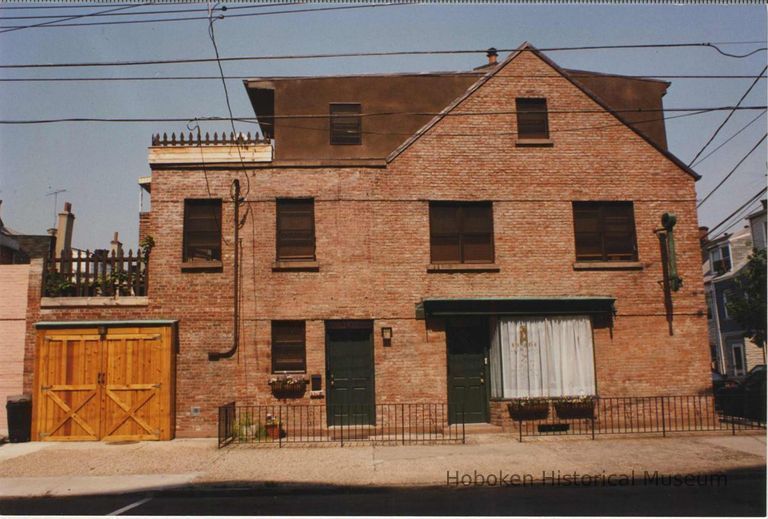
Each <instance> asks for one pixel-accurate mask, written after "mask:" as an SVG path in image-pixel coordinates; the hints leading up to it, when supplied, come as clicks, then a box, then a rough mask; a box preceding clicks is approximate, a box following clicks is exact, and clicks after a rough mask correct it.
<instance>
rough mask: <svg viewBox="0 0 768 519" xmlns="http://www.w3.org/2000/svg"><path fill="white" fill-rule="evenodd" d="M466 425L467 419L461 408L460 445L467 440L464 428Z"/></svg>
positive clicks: (462, 407)
mask: <svg viewBox="0 0 768 519" xmlns="http://www.w3.org/2000/svg"><path fill="white" fill-rule="evenodd" d="M466 423H467V417H466V416H465V414H464V406H461V443H464V442H465V440H466V438H467V431H466V428H465V427H464V426H465V424H466Z"/></svg>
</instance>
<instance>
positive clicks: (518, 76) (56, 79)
mask: <svg viewBox="0 0 768 519" xmlns="http://www.w3.org/2000/svg"><path fill="white" fill-rule="evenodd" d="M486 73H487V72H482V73H473V72H445V73H440V72H436V73H430V72H425V73H418V72H414V73H413V74H397V73H394V74H391V75H392V76H397V77H454V76H477V77H480V76H483V75H485V74H486ZM569 76H570V77H572V78H575V79H578V78H584V77H606V76H608V77H617V78H627V79H755V78H759V79H764V78H768V76H743V75H733V76H728V75H667V76H665V75H654V74H637V75H624V74H622V75H619V74H604V73H597V72H596V73H594V74H569ZM333 77H371V78H376V77H388V76H387V75H375V74H370V75H365V74H360V75H358V76H276V77H270V78H269V79H273V80H281V79H325V78H333ZM493 77H494V79H499V78H501V79H513V78H515V79H522V78H526V79H544V78H558V77H562V76H561V75H556V74H538V75H537V74H529V75H525V74H513V75H509V74H496V75H495V76H493ZM224 79H231V80H258V79H260V78H254V77H253V76H225V78H224ZM196 80H211V81H221V76H132V77H50V78H28V77H27V78H0V83H3V82H5V83H13V82H19V83H23V82H30V83H34V82H42V83H45V82H67V81H196Z"/></svg>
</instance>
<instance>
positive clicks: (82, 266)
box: [42, 250, 149, 297]
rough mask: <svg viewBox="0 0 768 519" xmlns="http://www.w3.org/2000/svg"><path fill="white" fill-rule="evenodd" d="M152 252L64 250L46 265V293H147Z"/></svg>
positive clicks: (63, 294) (102, 294)
mask: <svg viewBox="0 0 768 519" xmlns="http://www.w3.org/2000/svg"><path fill="white" fill-rule="evenodd" d="M148 265H149V256H148V255H147V254H146V253H143V252H142V251H141V250H137V251H136V253H135V254H134V253H133V251H130V250H129V251H128V254H127V255H125V254H123V253H120V252H118V253H115V252H114V251H113V252H112V253H108V252H107V251H93V252H92V251H87V250H86V251H71V250H70V251H62V255H61V257H58V258H57V257H49V258H47V259H46V260H45V263H44V267H43V284H42V286H43V288H42V295H43V297H67V296H69V297H98V296H108V297H114V296H145V295H147V287H148V286H149V268H148Z"/></svg>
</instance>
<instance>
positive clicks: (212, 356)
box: [208, 179, 241, 361]
mask: <svg viewBox="0 0 768 519" xmlns="http://www.w3.org/2000/svg"><path fill="white" fill-rule="evenodd" d="M232 187H233V189H234V191H235V193H234V196H233V197H232V200H233V201H234V203H235V210H234V213H235V221H234V224H235V233H234V234H235V242H234V246H235V258H234V268H233V269H232V270H233V272H234V277H235V279H234V283H233V287H234V312H233V319H232V329H233V331H232V347H231V348H230V349H229V350H227V351H224V352H219V351H209V352H208V360H212V361H218V360H221V359H228V358H231V357H232V356H233V355H234V354H235V352H237V347H238V345H239V344H240V326H239V324H240V322H239V321H240V300H239V293H240V292H239V282H240V275H239V274H240V201H241V200H240V181H239V180H237V179H235V180H233V181H232Z"/></svg>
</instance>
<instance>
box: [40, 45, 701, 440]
mask: <svg viewBox="0 0 768 519" xmlns="http://www.w3.org/2000/svg"><path fill="white" fill-rule="evenodd" d="M489 59H490V62H489V64H488V65H487V66H484V67H482V68H480V69H479V70H474V71H469V72H456V73H436V74H385V75H380V76H377V75H370V76H335V77H327V78H259V79H254V80H250V81H246V82H245V87H246V91H247V93H248V95H249V97H250V99H251V102H252V104H253V106H254V109H255V111H256V114H257V117H258V119H259V124H260V129H261V132H262V133H263V135H264V136H265V140H260V139H253V138H250V136H242V135H241V136H235V135H233V134H229V135H227V136H225V137H222V136H219V135H218V134H217V135H215V136H210V135H207V134H206V135H203V136H200V135H186V134H182V135H181V136H180V137H179V138H177V137H176V135H175V134H172V135H171V136H170V138H169V137H168V136H167V135H165V136H163V137H161V136H155V137H153V140H152V146H151V147H150V150H149V162H150V168H151V170H152V175H151V179H150V180H149V181H148V180H147V179H142V187H143V189H144V191H145V192H146V193H150V191H151V196H152V208H151V211H149V212H148V213H146V212H145V213H143V214H142V216H141V228H140V235H141V236H143V237H146V236H149V235H151V236H152V238H153V240H154V244H155V245H154V249H153V250H152V252H151V254H150V257H149V258H150V259H149V265H148V267H149V268H148V270H147V271H141V272H143V273H144V277H143V278H141V279H142V280H146V279H148V280H149V281H148V291H147V292H146V293H145V295H131V296H122V295H120V294H118V293H117V291H115V294H114V295H112V296H109V297H90V298H77V297H63V298H53V297H43V298H41V299H37V298H35V299H34V307H33V308H31V309H30V312H29V318H28V321H29V329H28V335H27V355H26V360H25V388H26V389H27V390H28V391H31V392H32V393H33V394H34V395H35V413H36V421H35V424H36V425H35V429H34V434H35V439H44V438H45V439H50V438H51V437H54V438H56V437H61V436H70V437H77V438H81V439H86V438H89V439H98V438H123V439H125V438H171V437H174V436H211V435H215V434H216V423H217V408H218V406H221V405H223V404H226V403H228V402H231V401H237V402H238V403H242V404H277V403H286V404H291V405H293V404H318V403H325V404H330V405H337V404H348V403H356V404H360V405H361V406H364V409H370V407H365V406H370V405H371V404H374V403H375V404H391V403H408V402H425V403H448V404H451V405H454V406H461V407H462V408H463V409H464V412H465V419H466V421H468V422H491V423H495V424H501V423H503V422H504V421H505V420H509V417H508V416H506V418H505V415H507V412H506V401H507V400H509V399H511V398H519V397H528V396H549V397H556V396H564V395H568V396H571V395H594V394H598V395H601V396H647V395H681V394H700V395H703V394H707V393H708V392H709V391H710V390H711V380H710V357H709V351H708V343H707V328H706V324H705V314H704V310H705V300H704V294H703V292H702V277H701V269H700V266H701V265H700V261H699V257H700V252H699V244H698V226H697V215H696V193H695V189H694V183H695V180H696V179H697V178H698V176H697V175H696V174H695V173H694V172H693V171H691V170H690V169H689V168H688V167H687V166H685V165H684V164H683V163H682V162H681V161H679V160H678V159H677V158H675V157H674V156H673V155H672V154H671V153H670V152H669V151H668V150H667V149H666V137H665V131H664V123H663V120H662V119H661V117H660V113H659V112H652V113H653V114H655V115H654V116H650V117H649V115H648V110H658V109H660V108H661V107H662V96H663V95H664V93H665V91H666V89H667V87H668V86H669V84H668V83H665V82H661V81H657V80H645V79H636V78H625V77H621V76H613V75H607V74H593V73H587V72H583V71H567V70H563V69H562V68H560V67H558V66H557V65H556V64H554V63H553V62H552V61H551V60H549V58H547V57H546V56H544V55H543V54H541V53H540V52H538V51H536V50H535V49H534V48H533V47H531V46H530V45H527V44H525V45H523V46H522V47H521V48H520V50H519V51H516V52H513V53H511V54H510V55H509V56H508V57H507V58H506V59H504V60H503V61H501V62H499V63H495V60H496V55H495V52H489ZM641 109H642V110H641ZM641 112H642V113H641ZM633 121H634V122H633ZM235 180H238V181H239V185H240V189H241V191H240V197H241V199H240V200H238V199H237V197H236V195H237V189H236V188H235V186H234V183H233V181H235ZM667 212H669V213H674V214H675V215H676V216H677V222H678V223H677V226H676V227H675V229H674V235H675V240H676V246H677V249H676V250H677V254H676V260H677V272H678V275H679V276H680V277H682V279H683V280H684V284H683V286H682V288H681V289H680V290H679V291H676V292H672V293H671V294H670V295H669V297H668V298H666V299H668V300H669V301H667V304H666V305H665V292H664V289H663V288H662V284H661V281H662V280H663V278H664V268H663V265H662V255H661V249H660V241H659V236H658V234H657V233H658V231H659V229H660V227H661V217H662V215H663V214H665V213H667ZM235 221H236V222H238V225H235V223H234V222H235ZM236 245H237V246H236ZM33 267H34V268H37V269H38V272H39V271H41V270H42V265H40V264H39V263H37V264H34V265H33ZM32 279H33V280H34V279H38V280H39V279H40V277H39V276H38V277H37V278H35V276H33V277H32ZM37 282H38V283H39V281H37ZM30 290H31V291H32V293H38V292H36V291H39V290H40V287H39V285H37V286H35V285H33V286H31V287H30ZM670 301H671V307H670V305H669V303H670ZM233 323H237V324H238V326H237V327H235V326H233ZM65 346H66V347H67V348H70V349H71V351H74V352H80V353H81V354H82V355H81V357H80V358H82V359H89V361H88V362H86V361H83V362H86V363H85V364H83V363H79V362H80V361H78V360H77V359H75V360H71V361H70V360H67V362H66V363H65V365H66V366H74V368H73V370H72V371H73V372H74V373H76V375H73V376H72V377H69V378H67V377H65V376H64V375H63V374H60V373H59V374H57V373H56V372H55V371H54V370H51V369H49V367H50V366H51V365H52V363H53V362H55V359H59V357H56V355H57V352H59V351H61V348H63V347H65ZM91 361H92V362H91ZM72 363H74V364H72ZM98 366H104V368H103V369H100V368H99V367H98ZM286 374H292V375H294V376H299V377H304V376H306V377H307V378H311V379H312V381H313V387H312V389H313V391H311V392H309V391H308V392H306V393H305V394H303V396H300V397H298V398H291V399H278V398H277V397H276V396H275V395H273V393H272V391H271V390H270V386H269V385H268V382H269V380H270V379H271V378H273V377H275V376H279V375H286ZM57 388H58V389H57ZM72 388H79V389H78V391H79V392H77V393H76V392H75V391H74V390H73V389H72ZM53 393H56V394H55V395H54V394H53ZM56 395H58V396H56ZM65 397H66V398H68V400H67V399H65ZM315 398H318V399H317V400H315ZM57 399H58V401H57ZM73 409H77V411H76V412H75V414H77V415H78V418H79V419H80V421H78V422H77V423H75V421H74V420H70V419H68V418H67V416H68V415H67V414H66V412H68V411H67V410H69V411H71V410H73ZM363 412H364V413H369V414H368V418H366V419H367V420H371V421H373V420H375V419H376V416H375V413H372V412H370V411H367V410H366V411H363ZM450 419H451V420H455V419H456V417H455V416H451V417H450ZM329 420H330V417H329ZM81 422H82V423H81ZM60 424H65V425H60ZM83 424H85V425H83Z"/></svg>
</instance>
